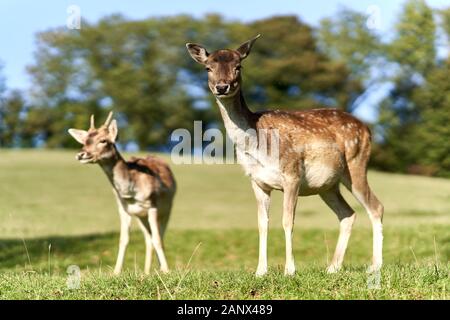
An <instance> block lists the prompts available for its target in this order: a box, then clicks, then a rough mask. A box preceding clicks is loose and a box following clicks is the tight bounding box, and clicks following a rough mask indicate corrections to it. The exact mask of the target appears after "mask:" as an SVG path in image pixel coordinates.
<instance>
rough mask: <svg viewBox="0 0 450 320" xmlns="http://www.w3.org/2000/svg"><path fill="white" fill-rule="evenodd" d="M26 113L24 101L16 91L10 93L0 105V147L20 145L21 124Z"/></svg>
mask: <svg viewBox="0 0 450 320" xmlns="http://www.w3.org/2000/svg"><path fill="white" fill-rule="evenodd" d="M25 112H26V107H25V100H24V98H23V96H22V93H21V92H20V91H18V90H13V91H11V92H10V93H9V94H8V95H7V96H5V97H4V99H3V102H2V103H1V104H0V128H1V130H0V147H14V146H18V145H20V144H21V139H22V130H23V122H22V119H21V117H22V116H23V115H24V113H25Z"/></svg>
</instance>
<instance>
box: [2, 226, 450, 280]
mask: <svg viewBox="0 0 450 320" xmlns="http://www.w3.org/2000/svg"><path fill="white" fill-rule="evenodd" d="M336 240H337V231H325V230H319V229H316V230H296V231H295V235H294V254H295V256H296V263H297V265H298V266H299V267H304V266H311V265H316V266H318V267H320V268H325V266H326V264H327V261H329V259H331V256H332V254H333V251H334V246H335V244H336ZM118 242H119V234H118V233H116V232H112V233H103V234H90V235H80V236H67V237H48V238H34V239H25V240H23V239H0V270H1V271H16V272H22V271H28V270H33V271H37V272H44V273H51V274H64V273H66V270H67V267H68V266H70V265H77V266H79V267H80V268H81V269H89V270H91V271H95V270H101V271H107V272H108V271H110V270H111V266H113V265H114V263H115V259H116V254H117V250H118ZM165 246H166V254H167V257H168V261H169V265H170V267H171V268H172V269H177V268H181V269H183V268H185V267H186V266H187V264H188V261H190V260H191V262H190V267H191V268H192V269H194V270H200V271H206V270H209V271H219V270H221V271H227V270H228V271H230V270H248V271H252V272H253V270H254V268H255V267H256V264H257V259H258V232H257V230H248V229H244V230H238V229H233V230H214V231H211V230H208V231H206V230H198V231H196V230H169V232H168V233H167V236H166V239H165ZM284 246H285V243H284V233H283V231H282V230H280V229H274V230H270V232H269V241H268V257H269V265H270V266H271V268H280V270H282V269H283V264H284ZM197 247H198V250H196V248H197ZM371 247H372V233H371V230H370V229H364V228H362V229H361V228H355V230H354V232H353V234H352V238H351V240H350V243H349V248H348V251H347V255H346V259H345V264H346V265H347V266H349V267H358V268H359V267H361V266H362V265H367V264H368V263H369V262H370V258H371ZM194 251H195V253H194ZM144 255H145V248H144V241H143V238H142V235H141V234H140V232H139V231H136V232H132V233H131V239H130V244H129V246H128V251H127V255H126V260H125V265H124V267H125V269H128V270H133V271H139V272H140V271H141V270H142V267H143V263H144ZM384 257H385V262H386V263H415V262H418V263H433V262H434V261H436V260H437V261H440V262H443V263H447V262H448V261H449V258H450V230H449V228H448V226H417V227H415V228H400V229H394V228H392V229H391V228H386V229H385V242H384ZM191 258H192V259H191ZM153 261H154V266H157V259H156V257H155V256H154V257H153Z"/></svg>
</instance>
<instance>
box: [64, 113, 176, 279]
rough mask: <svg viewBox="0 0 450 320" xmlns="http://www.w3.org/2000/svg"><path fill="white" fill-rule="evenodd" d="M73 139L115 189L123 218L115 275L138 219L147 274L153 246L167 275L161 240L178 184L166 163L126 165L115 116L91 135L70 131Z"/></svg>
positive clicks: (150, 159)
mask: <svg viewBox="0 0 450 320" xmlns="http://www.w3.org/2000/svg"><path fill="white" fill-rule="evenodd" d="M69 133H70V135H71V136H72V137H73V138H74V139H75V140H76V141H78V142H79V143H81V144H82V145H83V148H82V149H81V152H79V153H78V154H77V156H76V158H77V160H78V161H80V162H81V163H98V164H99V165H100V167H101V168H102V169H103V171H104V172H105V174H106V176H107V177H108V179H109V181H110V182H111V184H112V186H113V192H114V195H115V196H116V201H117V206H118V207H119V215H120V243H119V254H118V257H117V262H116V266H115V268H114V273H115V274H119V273H120V272H121V270H122V265H123V260H124V257H125V252H126V249H127V245H128V239H129V230H130V225H131V218H132V217H136V218H137V219H138V223H139V227H140V228H141V230H142V232H143V233H144V238H145V247H146V249H145V266H144V272H145V274H148V273H150V266H151V260H152V253H153V246H154V247H155V250H156V254H157V256H158V260H159V262H160V266H161V271H162V272H168V271H169V268H168V266H167V261H166V257H165V254H164V249H163V242H162V238H163V236H164V231H165V230H166V226H167V222H168V220H169V216H170V211H171V208H172V202H173V198H174V195H175V190H176V184H175V179H174V177H173V174H172V171H171V170H170V168H169V166H168V165H167V163H165V162H164V161H163V160H161V159H158V158H155V157H152V156H149V157H147V158H134V157H133V158H131V160H130V161H125V160H124V159H123V158H122V156H121V155H120V153H119V151H117V148H116V146H115V142H116V139H117V122H116V120H112V112H110V114H109V116H108V119H107V120H106V122H105V123H104V124H103V126H101V127H100V128H98V129H96V128H95V125H94V116H93V115H92V116H91V127H90V128H89V130H88V131H85V130H78V129H69Z"/></svg>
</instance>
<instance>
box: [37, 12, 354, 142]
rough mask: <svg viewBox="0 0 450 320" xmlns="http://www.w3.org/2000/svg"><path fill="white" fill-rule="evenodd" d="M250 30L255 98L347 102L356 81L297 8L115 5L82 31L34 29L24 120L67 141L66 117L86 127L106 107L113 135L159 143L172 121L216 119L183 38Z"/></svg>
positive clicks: (214, 38) (249, 86) (220, 44)
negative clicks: (164, 13) (214, 10)
mask: <svg viewBox="0 0 450 320" xmlns="http://www.w3.org/2000/svg"><path fill="white" fill-rule="evenodd" d="M211 30H214V32H211ZM257 33H262V34H263V37H262V38H261V39H260V40H259V41H258V46H255V49H254V50H253V53H252V57H251V59H248V60H247V61H246V62H245V66H246V71H245V73H244V77H245V81H244V83H245V86H246V91H247V93H248V95H249V102H250V104H251V105H252V107H253V108H256V109H260V108H270V107H273V108H297V109H299V108H310V107H315V106H323V105H328V106H336V107H340V106H343V105H344V106H345V105H346V104H347V101H348V100H349V94H350V92H351V90H349V88H350V87H351V86H353V85H357V84H355V82H354V81H350V80H349V72H348V70H347V68H346V67H345V65H344V64H343V63H340V62H333V61H331V60H330V59H329V58H327V57H326V56H325V55H324V54H321V53H320V52H318V50H317V47H316V43H315V39H314V36H313V33H312V29H311V28H310V27H309V26H307V25H306V24H304V23H302V22H301V21H300V20H299V19H298V18H297V17H291V16H285V17H275V18H269V19H264V20H260V21H256V22H254V23H250V24H244V23H242V22H239V21H227V20H224V19H223V18H222V17H220V16H218V15H207V16H205V17H204V18H201V19H195V18H192V17H189V16H183V15H181V16H174V17H166V18H150V19H146V20H142V21H128V20H126V19H124V18H123V17H121V16H119V15H114V16H109V17H105V18H103V19H101V20H100V21H99V22H98V23H95V24H89V23H88V22H84V23H83V29H81V30H80V31H74V30H70V31H69V30H66V29H64V28H60V29H54V30H50V31H47V32H43V33H40V34H39V35H38V36H37V44H38V49H37V51H36V54H35V62H34V64H33V65H32V66H30V67H29V69H28V70H29V73H30V75H31V77H32V79H33V88H34V90H33V92H32V97H33V99H32V103H31V105H32V107H31V110H30V116H29V119H30V120H29V121H31V122H32V123H33V125H32V126H31V127H32V128H35V129H36V135H37V136H39V137H40V138H41V139H42V140H43V141H46V145H47V146H48V147H66V146H75V144H74V143H73V141H72V140H73V139H71V138H70V137H69V136H68V135H67V134H65V132H66V130H67V129H68V128H69V127H72V126H73V127H85V126H86V124H87V123H88V117H89V115H90V114H91V113H93V114H95V115H96V116H97V118H101V117H104V116H105V114H106V112H107V111H108V110H109V109H113V110H114V111H116V113H117V116H118V118H119V125H120V126H121V131H120V132H121V141H123V142H125V143H126V142H136V143H138V145H139V146H140V147H141V148H142V149H145V148H148V147H149V146H162V145H165V144H167V141H168V138H169V137H170V133H171V132H172V131H173V130H174V129H176V128H180V127H181V128H187V129H191V130H192V128H193V121H194V119H195V120H203V121H204V122H205V125H206V126H210V125H214V122H215V121H217V119H218V112H217V108H215V103H214V102H213V98H212V97H211V95H210V94H209V92H207V89H206V88H205V87H206V79H205V77H206V74H205V72H204V70H201V69H200V68H198V66H197V65H195V64H194V63H192V61H191V59H190V58H189V55H188V54H187V52H186V48H185V46H184V44H185V43H186V42H187V41H195V42H200V43H203V44H205V45H206V46H207V47H208V48H210V50H215V49H219V48H224V47H231V48H233V47H237V46H238V45H239V44H240V43H242V42H243V41H245V40H247V39H248V38H250V37H251V36H254V35H255V34H257ZM274 43H276V44H277V45H276V46H274ZM247 69H248V70H247ZM269 103H270V104H269ZM39 115H40V117H39Z"/></svg>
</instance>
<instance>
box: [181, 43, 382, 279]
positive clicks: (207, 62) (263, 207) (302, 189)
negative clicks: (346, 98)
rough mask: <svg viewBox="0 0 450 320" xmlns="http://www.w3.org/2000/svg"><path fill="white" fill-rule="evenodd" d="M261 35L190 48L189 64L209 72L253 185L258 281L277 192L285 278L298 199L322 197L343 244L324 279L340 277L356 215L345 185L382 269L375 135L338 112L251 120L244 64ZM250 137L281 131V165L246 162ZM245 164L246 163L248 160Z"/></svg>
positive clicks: (270, 114) (265, 114) (277, 113)
mask: <svg viewBox="0 0 450 320" xmlns="http://www.w3.org/2000/svg"><path fill="white" fill-rule="evenodd" d="M258 37H259V35H258V36H257V37H255V38H253V39H251V40H249V41H247V42H245V43H243V44H242V45H241V46H240V47H239V48H237V49H236V50H229V49H225V50H217V51H215V52H212V53H208V51H207V50H206V49H205V48H204V47H203V46H201V45H199V44H194V43H187V44H186V47H187V50H188V52H189V53H190V55H191V57H192V58H193V59H194V60H195V61H196V62H198V63H200V64H202V65H203V66H205V69H206V71H207V73H208V87H209V89H210V90H211V92H212V93H213V95H214V96H215V98H216V102H217V105H218V107H219V110H220V113H221V116H222V119H223V122H224V125H225V129H226V131H227V134H228V136H229V137H230V138H231V140H232V141H233V142H234V143H235V148H236V156H237V159H238V162H240V163H241V164H242V165H243V167H244V171H245V173H246V174H247V175H248V176H249V177H250V179H251V185H252V187H253V191H254V193H255V196H256V202H257V207H258V227H259V261H258V267H257V270H256V275H257V276H262V275H264V274H266V273H267V232H268V223H269V215H268V211H269V205H270V197H271V191H272V190H281V191H282V192H283V217H282V221H283V229H284V233H285V240H286V264H285V274H286V275H292V274H294V273H295V264H294V256H293V251H292V236H293V227H294V217H295V210H296V205H297V198H298V196H309V195H316V194H317V195H319V196H320V197H321V198H322V200H323V201H324V202H325V203H326V204H327V205H328V206H329V207H330V208H331V209H332V210H333V211H334V212H335V213H336V215H337V217H338V219H339V222H340V231H339V238H338V241H337V246H336V250H335V253H334V256H333V258H332V261H331V264H330V265H329V266H328V268H327V271H328V272H330V273H333V272H337V271H338V270H339V269H340V268H341V266H342V262H343V259H344V254H345V251H346V248H347V244H348V240H349V237H350V233H351V229H352V225H353V222H354V221H355V217H356V216H355V211H354V210H353V209H352V208H351V207H350V206H349V205H348V204H347V202H346V201H345V200H344V198H343V197H342V195H341V193H340V189H339V186H340V184H341V183H342V184H343V185H344V186H345V187H346V188H348V189H349V190H350V191H351V192H352V194H353V195H354V196H355V197H356V199H357V200H358V201H359V202H360V203H361V204H362V205H363V207H364V208H365V210H366V211H367V213H368V214H369V217H370V220H371V222H372V228H373V258H372V264H371V266H370V267H369V269H368V271H369V272H373V271H376V270H379V269H380V268H381V265H382V242H383V235H382V217H383V205H382V204H381V202H380V201H379V200H378V199H377V197H376V196H375V194H374V193H373V192H372V191H371V189H370V187H369V184H368V181H367V163H368V161H369V157H370V149H371V134H370V131H369V129H368V127H367V126H366V125H364V124H363V123H362V122H361V121H359V120H358V119H356V118H354V117H353V116H352V115H350V114H348V113H346V112H343V111H340V110H338V109H331V108H322V109H312V110H306V111H281V110H274V111H262V112H252V111H251V110H250V109H249V108H248V106H247V104H246V102H245V99H244V95H243V92H242V69H241V63H242V61H243V60H244V59H245V58H247V56H248V55H249V53H250V50H251V48H252V46H253V44H254V42H255V41H256V39H257V38H258ZM248 130H256V131H257V132H260V131H262V130H269V131H270V130H276V131H277V135H278V140H279V141H278V148H279V161H277V162H275V163H276V164H274V162H271V161H264V160H263V161H257V162H256V163H255V161H246V160H251V159H250V158H252V155H251V154H249V153H248V152H247V151H246V147H245V146H244V143H243V142H242V141H243V140H242V139H240V137H242V135H244V134H245V132H246V131H248ZM246 158H247V159H246Z"/></svg>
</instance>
